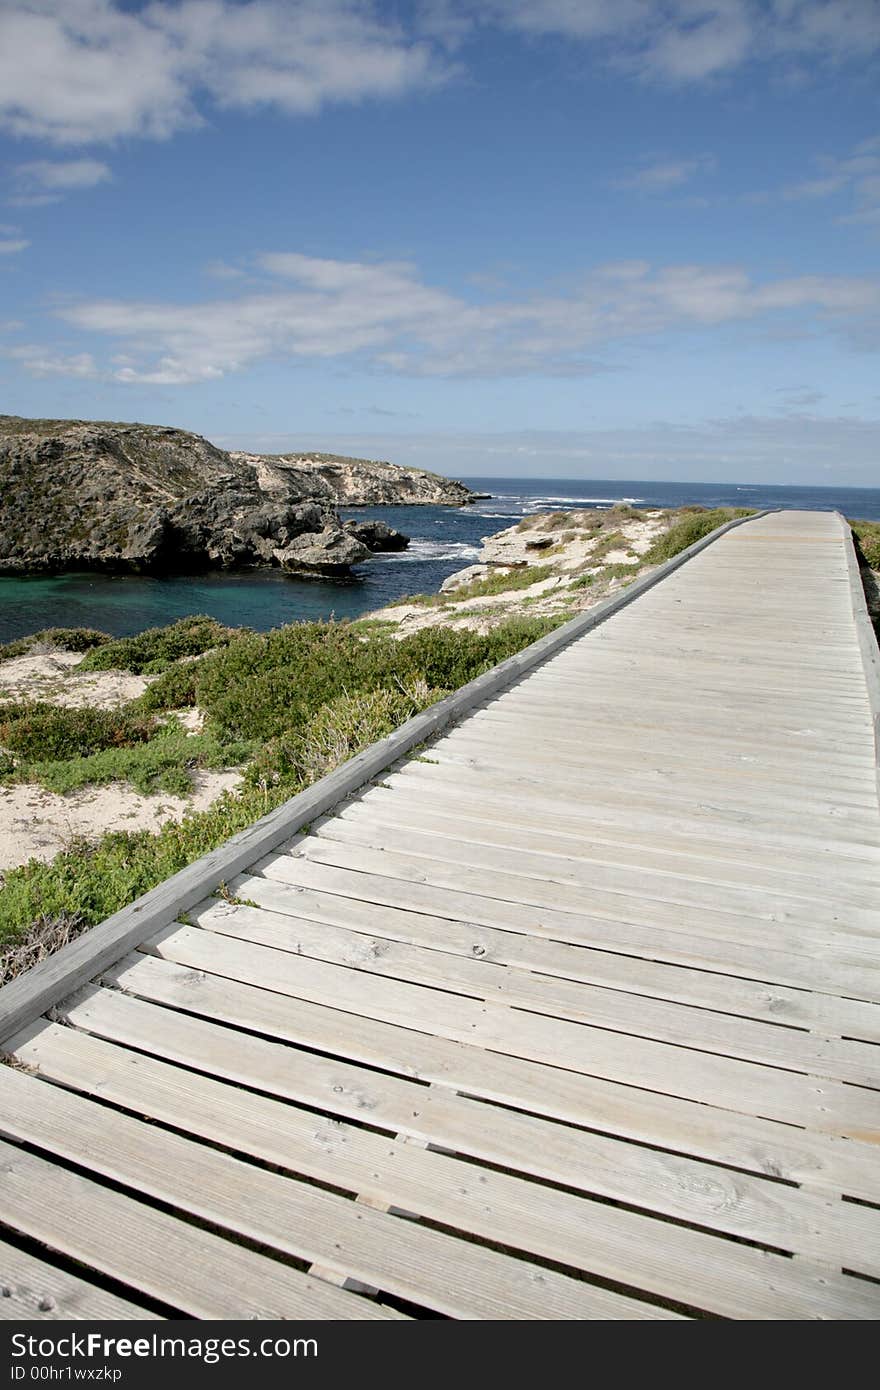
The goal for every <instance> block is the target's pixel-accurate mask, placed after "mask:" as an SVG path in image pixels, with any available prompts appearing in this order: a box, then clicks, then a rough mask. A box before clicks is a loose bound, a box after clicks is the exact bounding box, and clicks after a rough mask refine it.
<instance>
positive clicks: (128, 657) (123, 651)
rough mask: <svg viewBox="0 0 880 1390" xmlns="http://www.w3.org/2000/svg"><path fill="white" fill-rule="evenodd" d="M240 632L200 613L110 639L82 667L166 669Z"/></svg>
mask: <svg viewBox="0 0 880 1390" xmlns="http://www.w3.org/2000/svg"><path fill="white" fill-rule="evenodd" d="M239 635H240V630H239V629H237V628H229V627H224V626H223V624H222V623H218V622H217V621H216V620H215V619H214V618H208V617H205V616H204V614H197V615H196V616H195V617H192V618H181V619H180V621H179V622H177V623H172V624H171V625H170V627H151V628H148V629H147V631H146V632H139V633H138V634H137V636H136V637H120V638H118V639H117V640H116V641H112V642H107V643H105V644H104V645H103V646H100V647H97V648H95V650H94V651H92V652H90V653H89V655H88V656H87V657H86V658H85V660H84V661H83V663H82V665H81V666H80V670H81V671H134V672H135V674H136V675H140V674H142V673H144V672H147V673H148V674H149V673H153V672H156V671H164V670H166V669H167V668H168V667H169V666H170V665H171V664H172V662H175V661H179V660H180V659H181V657H185V656H188V657H193V656H201V655H202V654H203V653H204V652H206V651H209V650H210V649H211V648H214V647H224V646H227V645H228V644H229V643H230V642H233V641H235V640H236V638H238V636H239Z"/></svg>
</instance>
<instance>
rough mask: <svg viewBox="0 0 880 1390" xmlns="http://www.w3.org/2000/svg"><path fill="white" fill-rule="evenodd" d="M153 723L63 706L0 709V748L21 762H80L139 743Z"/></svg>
mask: <svg viewBox="0 0 880 1390" xmlns="http://www.w3.org/2000/svg"><path fill="white" fill-rule="evenodd" d="M155 732H156V721H155V720H154V719H151V718H149V717H148V716H146V715H144V714H136V713H132V712H130V711H129V710H128V709H121V710H104V709H93V708H86V709H66V708H65V707H64V706H63V705H48V704H40V703H33V704H5V705H0V744H2V745H3V746H4V748H7V749H9V750H10V751H11V752H13V753H16V754H18V755H19V757H21V758H25V759H33V758H39V759H41V760H43V761H47V760H52V761H57V760H59V759H66V758H82V757H86V756H88V755H89V754H91V753H97V752H99V751H100V750H101V749H104V748H125V747H129V746H130V745H131V744H134V743H143V742H145V741H146V740H147V739H150V738H152V737H153V735H154V733H155Z"/></svg>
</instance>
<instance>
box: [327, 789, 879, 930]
mask: <svg viewBox="0 0 880 1390" xmlns="http://www.w3.org/2000/svg"><path fill="white" fill-rule="evenodd" d="M312 829H313V831H314V832H315V833H316V834H317V836H318V838H320V839H327V840H334V841H339V842H340V843H343V844H349V845H359V846H361V847H362V848H364V849H375V850H379V851H383V852H386V853H393V852H395V851H396V849H397V848H398V847H399V846H402V847H403V849H404V851H405V853H406V854H407V855H412V856H414V857H417V858H419V859H431V860H437V859H439V860H441V861H442V862H443V863H447V864H450V863H451V864H458V865H461V866H463V867H467V868H472V869H483V870H489V871H490V872H494V871H495V870H497V871H498V873H500V874H503V875H513V876H514V877H526V878H536V879H539V880H540V881H541V882H545V883H550V884H554V885H559V886H561V887H563V888H566V889H571V890H573V892H574V893H577V892H578V891H579V890H580V889H582V888H587V889H590V890H593V889H597V890H601V891H602V892H606V893H615V894H624V895H625V896H627V897H640V898H641V897H644V898H650V899H656V900H657V901H659V902H664V903H675V904H678V905H679V906H682V907H699V908H703V909H705V908H706V906H707V905H708V904H710V905H711V908H712V910H713V911H714V912H718V911H723V912H734V913H736V914H738V915H741V916H744V917H756V918H760V919H762V920H764V921H767V920H773V921H780V920H783V921H788V922H791V923H794V922H803V923H805V924H807V923H808V924H809V925H810V926H811V927H830V928H832V929H837V928H839V927H840V926H842V925H845V926H846V928H847V929H848V930H850V931H851V930H853V928H855V927H856V926H861V927H864V928H866V930H867V933H868V934H876V935H877V936H878V937H880V909H878V907H877V905H876V904H877V901H878V900H877V899H875V900H874V903H873V904H871V905H865V906H862V905H856V904H853V903H848V904H847V905H846V907H845V908H844V907H843V905H842V904H841V903H840V902H839V901H837V900H836V899H835V897H834V893H833V886H831V885H829V886H827V887H826V894H827V897H824V898H823V896H821V895H819V894H817V895H816V896H815V897H809V898H808V897H806V896H805V895H801V896H799V897H793V896H789V895H788V894H786V893H784V892H781V891H778V892H775V893H774V892H773V891H772V890H770V891H769V892H768V891H767V890H766V889H765V888H763V887H761V888H757V887H754V886H752V885H749V886H744V885H737V884H733V883H726V882H725V881H724V879H723V877H716V878H714V879H708V880H706V881H704V882H696V883H695V882H694V881H693V880H692V879H689V878H681V877H677V876H675V875H674V874H672V873H671V872H670V871H669V870H668V869H665V870H663V871H661V872H659V873H657V872H653V873H652V872H651V871H648V870H644V869H640V868H638V867H636V866H635V865H632V864H628V865H626V866H625V867H623V868H620V869H618V868H615V867H613V866H611V865H604V864H597V863H595V862H594V861H586V862H585V861H583V860H581V859H579V858H578V857H576V856H575V855H571V856H570V857H563V856H562V855H559V854H556V855H544V854H542V853H541V852H540V850H537V849H534V848H532V847H531V836H530V835H528V834H523V836H522V842H521V843H520V844H516V845H509V846H504V847H501V846H495V845H492V844H478V843H474V841H473V840H471V839H470V837H469V836H468V835H467V832H462V831H459V834H458V835H456V834H455V833H454V831H453V829H451V828H448V829H447V831H446V833H445V834H440V835H438V834H436V833H435V832H434V831H433V830H422V829H421V828H420V827H418V826H413V825H411V826H410V827H409V829H408V830H407V832H406V833H405V834H401V827H399V826H398V825H397V824H395V823H391V824H387V823H385V822H383V821H382V820H380V819H379V818H377V816H376V815H375V812H374V811H373V810H372V808H370V807H366V806H363V807H360V808H357V807H349V808H347V810H346V812H345V814H344V815H336V816H333V817H332V818H330V819H327V820H322V821H319V822H318V823H317V825H316V826H314V827H312ZM554 905H558V904H554ZM769 914H773V916H772V917H770V915H769Z"/></svg>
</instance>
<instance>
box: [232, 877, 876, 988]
mask: <svg viewBox="0 0 880 1390" xmlns="http://www.w3.org/2000/svg"><path fill="white" fill-rule="evenodd" d="M341 857H342V856H340V855H331V854H330V853H327V854H326V856H325V855H323V854H322V857H321V858H320V859H319V858H318V857H317V855H313V854H312V853H311V852H310V854H309V857H308V858H305V857H295V856H294V855H292V854H289V855H280V856H277V857H273V858H272V859H270V860H265V861H261V862H260V863H259V864H258V865H255V866H254V867H255V869H259V871H260V872H261V873H262V874H264V875H265V876H266V877H268V878H272V879H277V880H278V881H279V882H283V883H288V884H291V885H293V886H294V887H296V886H299V887H303V888H309V889H315V890H318V891H329V892H331V893H333V892H335V893H339V894H341V895H343V896H349V897H355V898H363V899H364V900H366V901H369V902H373V903H386V904H387V905H388V906H389V907H402V908H406V909H412V910H414V911H417V912H428V913H433V914H435V915H436V916H442V917H449V918H451V919H452V920H455V921H461V920H464V921H470V922H474V923H477V924H479V925H481V926H490V927H498V928H500V929H502V930H510V931H517V932H525V933H527V934H531V935H536V936H550V937H552V938H553V939H554V940H558V941H568V942H571V943H573V944H575V945H589V946H596V947H602V948H608V949H610V950H618V951H621V952H622V953H624V954H626V953H627V943H628V942H630V941H633V942H640V941H641V942H643V943H644V944H645V947H646V949H649V950H653V951H654V952H655V954H656V957H657V959H659V960H664V959H665V960H679V961H681V963H683V964H691V965H700V964H704V965H706V966H708V968H710V969H711V968H713V965H712V963H713V962H714V965H715V968H718V967H719V966H720V965H721V963H722V962H724V966H723V968H725V969H729V970H730V973H732V974H741V975H744V976H745V977H746V978H750V979H764V980H767V979H769V980H771V981H778V982H779V983H782V984H791V985H803V986H805V987H806V988H814V989H817V990H820V991H821V990H825V991H828V992H833V993H834V994H837V995H841V994H842V995H847V996H852V997H854V998H857V999H858V998H861V999H867V1000H874V1001H877V1000H880V976H878V968H877V949H878V947H877V943H876V941H873V940H871V939H870V938H867V937H845V936H844V934H843V933H840V934H838V933H835V932H831V931H823V930H822V929H821V928H816V929H815V930H810V929H809V928H806V927H801V926H797V927H792V928H789V927H787V926H785V925H782V924H780V923H773V924H761V923H760V922H754V921H752V920H751V919H749V918H743V917H736V916H734V915H732V914H728V915H727V916H723V915H722V914H719V916H718V917H717V918H716V917H715V916H713V914H712V913H711V912H707V913H706V914H705V915H704V916H703V917H702V918H701V917H700V914H699V913H696V912H691V913H690V914H689V916H690V919H691V920H690V921H689V922H688V921H685V920H683V918H684V917H685V909H681V917H679V915H678V914H677V913H676V912H675V911H672V910H670V911H667V912H662V911H660V907H662V905H657V904H654V903H652V902H650V901H649V900H645V899H639V900H626V899H623V900H622V901H621V902H620V903H617V904H615V905H614V906H613V908H612V909H611V910H609V911H602V910H601V907H600V908H599V909H598V910H595V909H594V908H593V906H592V905H591V904H590V903H588V902H587V901H586V900H585V901H584V904H583V907H582V908H581V910H580V911H578V910H577V909H571V910H562V909H559V908H554V907H547V906H544V905H543V904H541V903H540V902H538V903H534V902H533V903H522V902H521V901H520V900H519V899H518V897H517V896H516V894H515V893H514V892H513V891H512V890H511V889H510V888H509V887H508V889H507V891H506V893H505V896H504V897H503V898H502V897H500V896H498V897H491V896H489V895H487V894H486V893H477V892H473V891H463V890H459V889H456V888H453V887H450V886H448V883H445V882H440V881H439V880H440V879H441V874H440V873H439V872H438V873H436V874H435V873H433V872H429V871H426V870H425V869H424V868H423V867H421V866H420V865H415V866H413V869H412V871H411V872H410V873H409V874H407V875H404V874H399V875H397V876H393V866H392V864H391V863H390V862H383V863H381V864H377V865H375V866H374V867H375V869H376V871H375V872H367V871H366V869H365V868H364V864H365V862H366V861H364V860H361V861H360V863H361V867H356V866H355V864H354V863H353V862H352V859H353V856H350V857H349V863H348V864H347V865H342V864H340V862H339V861H340V859H341ZM377 857H378V858H381V855H379V856H377ZM328 861H329V862H328ZM383 871H384V872H383ZM529 882H530V881H529V880H528V879H524V880H523V883H524V884H525V885H528V884H529ZM524 896H526V897H529V896H536V895H533V894H531V893H529V892H526V893H525V894H524ZM645 918H646V919H647V921H645V920H644V919H645ZM719 919H720V920H719ZM771 930H772V937H771V939H772V941H773V946H772V947H769V946H766V945H764V944H763V942H764V940H766V939H767V937H768V936H769V935H770V932H771ZM697 942H700V943H705V944H704V945H702V944H701V946H697V944H696V943H697ZM805 947H808V950H805ZM633 949H635V948H633ZM677 950H678V951H679V954H678V955H676V954H675V953H676V951H677ZM700 950H702V957H700V956H699V955H698V952H699V951H700ZM737 962H738V964H736V963H737Z"/></svg>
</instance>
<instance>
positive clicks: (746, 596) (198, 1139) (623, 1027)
mask: <svg viewBox="0 0 880 1390" xmlns="http://www.w3.org/2000/svg"><path fill="white" fill-rule="evenodd" d="M658 580H662V583H661V582H658ZM635 599H637V600H638V601H637V602H634V601H633V600H635ZM866 621H867V613H866V610H865V605H864V599H863V595H862V593H861V586H860V581H859V576H858V569H857V566H856V564H855V556H854V552H853V549H852V543H851V539H850V537H849V533H848V530H847V528H846V526H845V524H844V523H843V521H842V518H840V517H838V516H836V515H831V514H821V513H804V512H785V513H770V514H762V515H761V516H760V517H757V518H754V519H752V520H749V522H748V524H747V525H744V526H739V527H735V528H725V533H724V534H723V536H721V537H720V538H719V533H716V534H715V536H714V537H712V538H711V544H707V543H705V542H703V543H700V545H699V546H697V547H694V548H692V551H691V553H689V554H687V555H686V556H684V557H676V561H675V562H672V563H671V564H670V565H669V566H665V567H663V569H662V571H657V572H655V573H654V574H652V575H650V576H648V578H647V579H646V580H643V581H641V582H640V583H638V584H637V585H633V586H632V587H631V588H630V589H629V590H627V591H625V593H624V594H622V595H620V596H619V598H616V599H614V600H612V601H611V602H609V603H607V604H606V605H603V607H602V610H601V611H600V610H593V611H592V612H591V613H588V614H585V615H582V617H580V618H578V619H576V620H575V622H574V623H571V624H568V625H567V627H566V628H563V629H560V630H559V631H558V632H556V633H553V634H551V636H550V637H549V638H545V639H543V641H542V642H541V643H537V644H535V647H533V648H531V649H529V651H528V652H525V653H521V654H520V655H519V656H518V657H515V658H512V660H511V662H507V663H504V666H503V667H501V668H496V670H495V671H493V672H490V673H488V674H487V676H485V677H482V678H480V681H478V682H474V683H472V685H471V686H470V687H466V688H465V690H463V691H460V692H458V693H457V695H456V696H453V697H451V699H450V700H449V701H444V702H443V706H441V707H437V708H435V710H433V711H428V712H427V714H426V715H424V716H420V717H419V719H418V720H414V721H410V725H407V726H405V727H404V729H401V730H398V731H397V733H396V734H394V735H392V736H391V738H390V739H387V740H384V741H383V742H382V743H381V744H379V745H376V747H375V748H373V749H370V750H368V751H367V753H365V754H361V755H360V756H359V758H358V759H355V760H353V761H352V763H351V764H349V765H347V767H346V768H343V769H340V770H339V772H338V773H335V774H333V775H332V776H331V777H330V778H327V779H324V783H322V784H319V785H318V786H316V787H314V788H311V789H310V790H309V791H308V792H306V793H304V794H303V796H302V797H297V798H294V800H293V801H292V802H290V803H288V805H287V806H286V807H282V808H281V809H280V811H279V812H276V813H274V815H273V816H271V817H267V818H266V820H264V821H263V822H260V823H259V825H258V826H255V827H252V828H251V829H250V830H249V831H247V832H245V833H244V834H243V835H241V836H237V837H236V838H235V840H233V841H230V842H229V844H228V845H226V846H223V847H222V849H221V850H219V851H217V852H216V853H215V854H214V855H211V856H207V857H206V859H205V860H203V861H200V862H199V864H198V865H193V866H191V867H190V869H187V870H185V871H184V872H183V873H182V874H180V875H177V876H175V879H173V880H169V883H168V884H165V885H162V887H161V888H159V889H156V890H154V892H153V893H152V894H148V895H147V896H146V897H145V898H144V899H141V900H140V902H139V903H137V904H134V905H133V906H132V908H129V909H126V910H125V912H124V913H120V914H117V916H116V917H115V918H113V919H110V920H109V921H108V922H107V923H104V924H103V925H102V926H101V927H99V928H96V929H95V931H94V932H92V933H89V934H88V935H87V936H86V937H84V938H82V939H81V940H80V941H79V942H77V943H74V944H73V945H72V946H71V947H68V948H65V951H62V952H59V953H58V956H57V957H56V958H54V960H53V961H50V962H46V963H45V966H38V967H36V969H35V970H34V971H32V972H30V973H29V974H28V975H26V976H24V977H22V979H21V980H20V981H16V982H14V983H13V984H12V985H10V986H8V987H7V988H6V989H5V990H3V991H0V1036H2V1037H5V1038H6V1039H7V1041H6V1049H7V1051H8V1053H9V1055H10V1056H11V1058H12V1059H13V1060H14V1063H15V1065H14V1066H11V1067H0V1112H2V1119H0V1133H2V1135H3V1140H2V1141H0V1165H2V1169H3V1176H2V1180H0V1221H2V1222H3V1223H4V1224H5V1226H6V1228H7V1229H6V1233H5V1242H6V1243H5V1245H4V1244H2V1243H0V1284H2V1285H5V1286H6V1287H7V1288H8V1289H9V1290H10V1293H9V1295H8V1296H7V1297H6V1298H3V1299H0V1316H6V1317H27V1318H40V1317H78V1318H88V1317H94V1318H111V1317H118V1318H125V1317H173V1316H180V1315H181V1314H184V1315H190V1316H196V1317H199V1318H226V1317H286V1318H298V1317H303V1318H345V1319H349V1318H351V1319H361V1318H372V1319H377V1318H378V1319H386V1320H387V1319H400V1318H407V1317H412V1316H438V1315H440V1316H447V1317H452V1318H478V1319H520V1318H522V1319H525V1318H540V1319H555V1318H566V1319H572V1318H573V1319H582V1318H589V1319H597V1318H598V1319H627V1320H628V1319H642V1318H653V1319H656V1318H661V1319H681V1318H688V1317H695V1316H697V1317H700V1316H708V1317H725V1318H744V1319H755V1318H760V1319H768V1318H770V1319H779V1318H786V1319H787V1318H798V1319H800V1318H833V1319H870V1318H876V1317H877V1316H878V1313H880V1164H878V1161H877V1154H878V1150H877V1143H878V1140H880V1069H878V1066H877V1058H878V1055H880V1054H878V1044H880V911H878V901H877V886H878V882H880V809H878V801H877V764H876V744H875V735H876V726H877V714H878V699H877V692H878V685H877V666H876V648H875V647H872V645H871V643H872V642H873V635H872V633H871V631H870V625H868V626H867V628H866V626H865V623H866ZM869 638H870V641H869V640H868V639H869ZM872 663H873V664H872ZM465 714H466V715H467V717H466V718H463V719H462V716H463V715H465ZM452 720H460V721H461V722H459V723H457V724H456V725H455V727H452V728H448V727H447V726H449V725H450V722H451V721H452ZM431 734H435V735H438V736H437V737H436V739H435V741H434V742H433V743H432V744H431V745H430V746H429V747H428V748H427V749H426V750H425V751H424V753H423V754H422V755H421V756H419V757H415V758H410V759H409V760H406V757H405V755H406V754H407V753H408V752H409V751H410V750H411V749H412V748H414V747H415V746H416V745H418V744H422V743H424V742H425V740H426V737H427V736H428V735H431ZM379 775H382V779H383V780H382V782H381V784H380V785H369V783H370V779H372V778H376V777H377V776H379ZM331 812H332V814H330V813H331ZM306 822H309V823H310V829H309V833H308V834H300V833H297V832H298V831H299V830H300V827H301V826H302V825H303V824H305V823H306ZM221 879H222V880H225V881H226V882H227V883H229V885H230V888H231V890H232V893H233V894H234V897H233V899H232V900H231V901H230V900H226V899H223V898H218V897H216V896H212V894H213V891H214V889H215V888H216V886H217V884H218V882H219V881H220V880H221Z"/></svg>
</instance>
